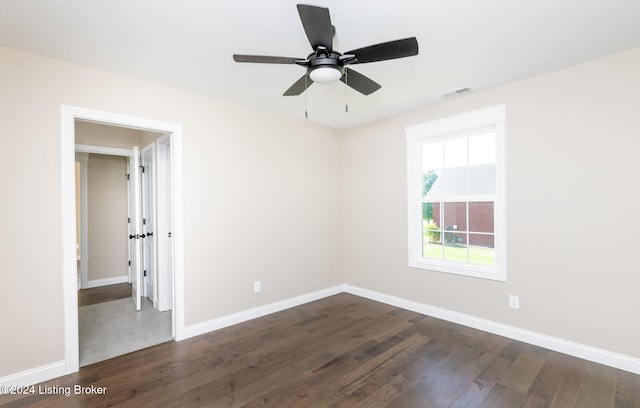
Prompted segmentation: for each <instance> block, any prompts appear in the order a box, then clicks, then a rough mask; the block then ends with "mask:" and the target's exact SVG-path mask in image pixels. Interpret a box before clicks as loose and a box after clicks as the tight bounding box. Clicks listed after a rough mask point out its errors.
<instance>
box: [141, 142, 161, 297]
mask: <svg viewBox="0 0 640 408" xmlns="http://www.w3.org/2000/svg"><path fill="white" fill-rule="evenodd" d="M155 145H156V144H155V142H153V143H151V144H150V145H148V146H146V147H145V148H144V149H142V158H141V160H142V177H141V182H142V270H143V281H144V296H145V297H146V298H148V299H149V300H151V302H152V303H153V305H154V306H155V307H156V309H157V305H156V304H157V298H158V294H157V285H156V282H157V278H156V276H157V273H156V242H155V235H154V233H155V231H156V205H155V204H156V188H155V185H156V180H155V178H156V169H155V167H156V166H155V162H156V157H155V156H156V154H155V153H156V152H155V150H156V149H155Z"/></svg>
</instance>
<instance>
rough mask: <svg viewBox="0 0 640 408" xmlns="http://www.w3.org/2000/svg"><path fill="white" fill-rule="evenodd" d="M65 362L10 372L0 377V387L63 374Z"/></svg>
mask: <svg viewBox="0 0 640 408" xmlns="http://www.w3.org/2000/svg"><path fill="white" fill-rule="evenodd" d="M65 374H66V372H65V362H64V360H63V361H58V362H56V363H51V364H47V365H43V366H40V367H36V368H32V369H31V370H26V371H22V372H20V373H16V374H11V375H8V376H6V377H2V378H0V388H2V387H4V386H29V385H33V384H37V383H40V382H43V381H47V380H51V379H53V378H57V377H60V376H63V375H65Z"/></svg>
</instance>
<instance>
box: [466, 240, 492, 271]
mask: <svg viewBox="0 0 640 408" xmlns="http://www.w3.org/2000/svg"><path fill="white" fill-rule="evenodd" d="M494 247H495V239H494V236H493V235H482V234H469V262H471V263H474V264H479V265H489V266H491V265H494V264H495V263H496V254H495V249H494Z"/></svg>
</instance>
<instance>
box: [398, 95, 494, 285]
mask: <svg viewBox="0 0 640 408" xmlns="http://www.w3.org/2000/svg"><path fill="white" fill-rule="evenodd" d="M504 111H505V107H504V105H501V106H496V107H492V108H487V109H483V110H479V111H474V112H470V113H466V114H462V115H456V116H453V117H449V118H444V119H440V120H435V121H432V122H428V123H424V124H420V125H416V126H412V127H408V128H406V129H405V130H406V135H407V155H408V156H407V158H408V204H409V266H411V267H415V268H422V269H430V270H435V271H441V272H449V273H455V274H462V275H468V276H475V277H481V278H487V279H494V280H505V279H506V271H505V238H506V237H505V206H504V117H505V113H504Z"/></svg>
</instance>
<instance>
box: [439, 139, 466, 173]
mask: <svg viewBox="0 0 640 408" xmlns="http://www.w3.org/2000/svg"><path fill="white" fill-rule="evenodd" d="M466 165H467V138H466V137H460V138H457V139H449V140H445V141H444V166H443V167H444V168H451V167H461V166H466Z"/></svg>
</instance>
